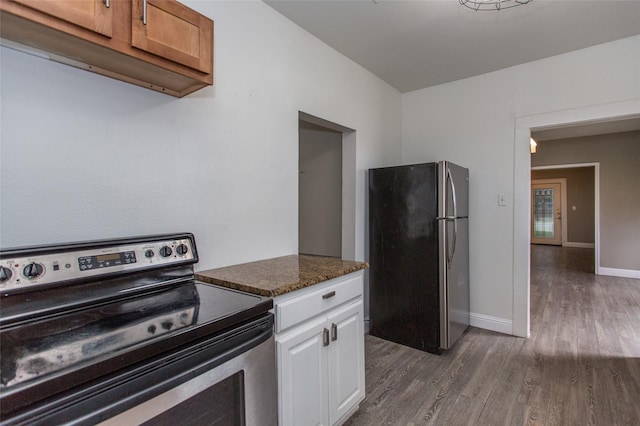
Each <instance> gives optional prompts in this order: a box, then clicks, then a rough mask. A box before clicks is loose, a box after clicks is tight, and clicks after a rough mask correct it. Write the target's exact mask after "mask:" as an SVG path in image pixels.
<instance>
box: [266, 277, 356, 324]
mask: <svg viewBox="0 0 640 426" xmlns="http://www.w3.org/2000/svg"><path fill="white" fill-rule="evenodd" d="M362 277H363V274H362V273H361V272H359V273H356V274H350V275H348V276H346V279H345V277H341V278H337V279H336V280H338V281H337V282H336V283H334V284H332V283H331V281H334V280H331V281H327V283H326V284H327V285H325V286H322V288H319V289H317V290H311V291H310V292H304V294H301V295H300V296H296V293H297V292H293V293H289V294H288V295H285V296H287V298H286V300H283V301H281V302H280V301H278V299H276V300H275V306H276V309H275V311H276V333H279V332H280V331H282V330H286V329H287V328H289V327H291V326H294V325H296V324H298V323H300V322H302V321H306V320H308V319H310V318H313V317H315V316H316V315H320V314H322V313H323V312H326V311H327V310H329V309H332V308H334V307H336V306H339V305H342V304H343V303H346V302H348V301H350V300H353V299H355V298H357V297H361V296H362V291H363V289H362V287H363V278H362ZM305 290H306V289H305ZM298 291H300V290H298Z"/></svg>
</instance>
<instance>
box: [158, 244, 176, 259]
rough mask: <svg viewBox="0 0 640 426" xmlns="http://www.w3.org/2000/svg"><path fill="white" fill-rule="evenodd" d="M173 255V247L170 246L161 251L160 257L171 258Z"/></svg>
mask: <svg viewBox="0 0 640 426" xmlns="http://www.w3.org/2000/svg"><path fill="white" fill-rule="evenodd" d="M171 253H173V251H172V250H171V247H169V246H163V247H162V248H161V249H160V256H162V257H169V256H171Z"/></svg>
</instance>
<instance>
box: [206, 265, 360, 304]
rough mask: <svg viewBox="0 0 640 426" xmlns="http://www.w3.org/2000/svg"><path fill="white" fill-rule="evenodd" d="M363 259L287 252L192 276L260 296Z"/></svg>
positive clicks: (343, 271) (338, 272) (348, 268)
mask: <svg viewBox="0 0 640 426" xmlns="http://www.w3.org/2000/svg"><path fill="white" fill-rule="evenodd" d="M368 267H369V264H368V263H366V262H354V261H351V260H342V259H338V258H335V257H323V256H308V255H291V256H283V257H276V258H273V259H266V260H260V261H257V262H250V263H243V264H241V265H233V266H226V267H223V268H216V269H209V270H206V271H199V272H196V279H198V280H200V281H204V282H207V283H211V284H216V285H220V286H223V287H227V288H233V289H236V290H241V291H246V292H248V293H253V294H258V295H260V296H267V297H275V296H280V295H282V294H285V293H289V292H291V291H294V290H298V289H301V288H304V287H308V286H311V285H314V284H318V283H320V282H323V281H327V280H330V279H332V278H337V277H340V276H342V275H347V274H350V273H352V272H356V271H359V270H361V269H365V268H368Z"/></svg>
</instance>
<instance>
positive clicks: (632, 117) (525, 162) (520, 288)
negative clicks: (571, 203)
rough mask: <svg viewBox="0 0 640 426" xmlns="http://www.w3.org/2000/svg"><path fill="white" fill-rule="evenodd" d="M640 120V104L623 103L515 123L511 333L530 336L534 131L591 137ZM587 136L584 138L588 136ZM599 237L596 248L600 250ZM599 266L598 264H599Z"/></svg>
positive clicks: (525, 119)
mask: <svg viewBox="0 0 640 426" xmlns="http://www.w3.org/2000/svg"><path fill="white" fill-rule="evenodd" d="M639 119H640V102H638V101H621V102H615V103H607V104H600V105H591V106H588V107H581V108H574V109H570V110H562V111H553V112H548V113H541V114H535V115H530V116H526V117H520V118H518V119H517V120H516V126H515V138H514V152H515V155H514V185H515V187H514V206H515V207H514V230H515V231H514V236H513V322H512V333H513V334H514V335H516V336H521V337H529V335H530V320H531V318H530V300H531V297H530V285H529V284H530V271H531V263H530V261H531V257H530V255H531V238H530V232H529V229H530V226H531V222H530V221H531V218H530V211H531V210H530V208H531V206H530V202H531V200H530V197H531V194H530V191H531V150H530V139H531V132H532V131H541V130H545V129H567V130H571V131H572V132H573V131H574V130H573V128H575V127H576V126H581V127H582V128H583V129H584V130H586V131H589V133H590V134H595V132H591V130H593V129H594V127H602V126H605V127H606V126H608V125H610V124H611V125H618V124H619V123H633V124H635V123H637V121H638V120H639ZM589 133H584V134H583V135H588V134H589ZM598 237H599V236H596V247H597V246H598V244H597V240H598ZM596 262H597V264H598V266H599V261H598V260H596Z"/></svg>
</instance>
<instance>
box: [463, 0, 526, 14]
mask: <svg viewBox="0 0 640 426" xmlns="http://www.w3.org/2000/svg"><path fill="white" fill-rule="evenodd" d="M459 1H460V4H461V5H463V6H466V7H468V8H469V9H473V10H475V11H476V12H477V11H478V10H482V11H486V10H502V9H510V8H512V7H516V6H521V5H523V4H527V3H529V2H531V1H533V0H459Z"/></svg>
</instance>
